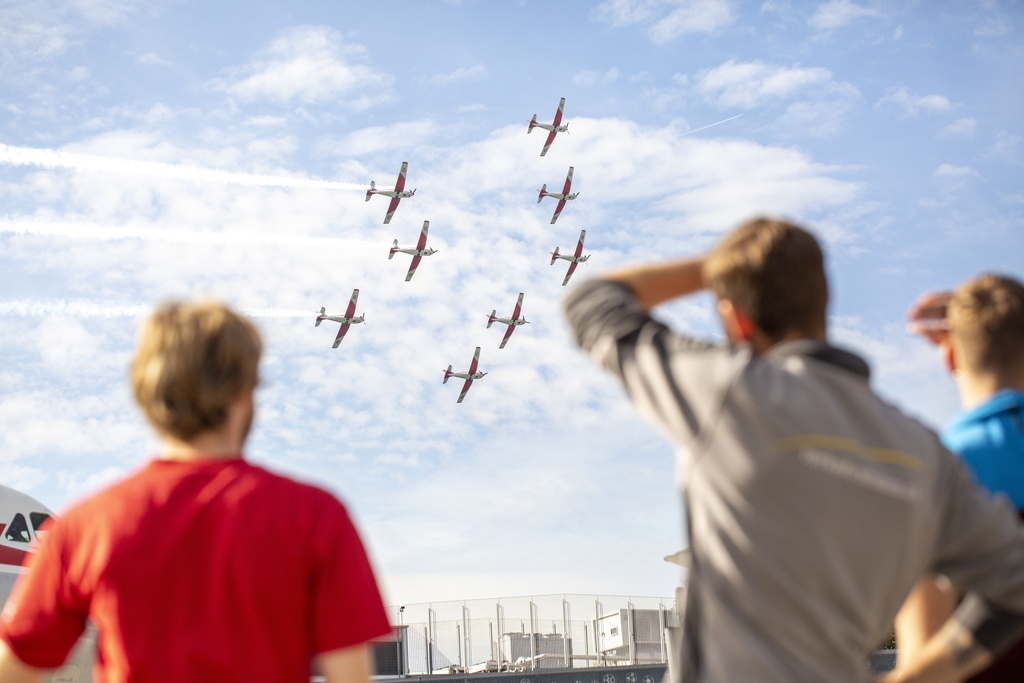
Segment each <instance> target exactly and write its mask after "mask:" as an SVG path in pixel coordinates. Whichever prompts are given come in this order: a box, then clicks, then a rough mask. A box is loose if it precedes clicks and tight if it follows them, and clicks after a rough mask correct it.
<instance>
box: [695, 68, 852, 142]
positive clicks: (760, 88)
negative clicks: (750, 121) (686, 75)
mask: <svg viewBox="0 0 1024 683" xmlns="http://www.w3.org/2000/svg"><path fill="white" fill-rule="evenodd" d="M694 91H695V92H696V93H698V94H700V95H703V97H704V99H705V100H706V101H708V102H710V103H712V104H715V105H717V106H718V107H720V108H723V109H725V108H741V109H753V108H755V107H761V106H765V105H769V104H774V103H778V102H781V101H786V100H789V101H791V103H790V104H789V105H788V106H787V109H786V112H785V113H784V114H783V116H782V117H781V118H780V119H779V123H780V124H781V125H782V126H783V127H784V128H790V129H799V130H800V131H801V132H804V133H810V134H812V135H829V134H832V133H834V132H836V131H837V130H838V129H839V128H840V126H841V122H842V118H843V115H844V114H845V113H846V112H847V111H848V110H849V108H850V107H851V106H852V105H853V103H854V102H855V101H856V100H858V99H859V98H860V91H858V90H857V88H856V87H854V86H853V85H852V84H850V83H845V82H842V81H836V80H834V79H833V77H832V72H831V71H829V70H828V69H825V68H821V67H801V66H800V65H794V66H792V67H786V66H780V65H775V64H765V63H763V62H736V61H734V60H729V61H728V62H725V63H724V64H721V65H719V66H717V67H715V68H713V69H709V70H708V71H705V72H703V73H702V74H701V75H700V77H699V79H698V81H697V83H696V84H695V86H694ZM792 100H796V101H792Z"/></svg>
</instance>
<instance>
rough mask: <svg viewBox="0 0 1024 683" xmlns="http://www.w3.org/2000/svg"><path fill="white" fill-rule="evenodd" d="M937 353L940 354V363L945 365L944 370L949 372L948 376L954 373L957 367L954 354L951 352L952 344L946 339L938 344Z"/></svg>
mask: <svg viewBox="0 0 1024 683" xmlns="http://www.w3.org/2000/svg"><path fill="white" fill-rule="evenodd" d="M939 353H941V354H942V362H943V363H945V365H946V369H947V370H949V372H950V374H953V373H955V372H956V371H957V367H958V366H957V362H956V352H955V351H953V342H952V341H951V340H950V339H949V338H948V337H947V338H946V340H945V341H943V342H942V343H940V344H939Z"/></svg>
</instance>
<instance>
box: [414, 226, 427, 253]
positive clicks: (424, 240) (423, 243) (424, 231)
mask: <svg viewBox="0 0 1024 683" xmlns="http://www.w3.org/2000/svg"><path fill="white" fill-rule="evenodd" d="M429 229H430V221H423V229H422V230H420V241H419V242H417V243H416V249H417V250H418V251H423V250H424V249H425V248H426V246H427V230H429Z"/></svg>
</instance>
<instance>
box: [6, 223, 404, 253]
mask: <svg viewBox="0 0 1024 683" xmlns="http://www.w3.org/2000/svg"><path fill="white" fill-rule="evenodd" d="M2 233H7V234H14V235H39V236H44V237H70V238H74V239H85V240H126V239H140V240H148V241H156V242H184V243H190V244H247V245H252V244H271V245H279V246H288V247H333V248H344V249H380V248H381V244H379V243H377V242H370V241H368V240H352V239H342V238H337V237H311V236H308V235H286V234H281V233H276V234H275V233H270V234H265V233H233V232H206V231H202V230H178V229H170V228H147V227H139V226H113V225H99V224H95V223H77V222H72V221H52V222H44V221H41V220H35V219H32V220H26V219H9V218H0V234H2ZM385 246H386V245H385Z"/></svg>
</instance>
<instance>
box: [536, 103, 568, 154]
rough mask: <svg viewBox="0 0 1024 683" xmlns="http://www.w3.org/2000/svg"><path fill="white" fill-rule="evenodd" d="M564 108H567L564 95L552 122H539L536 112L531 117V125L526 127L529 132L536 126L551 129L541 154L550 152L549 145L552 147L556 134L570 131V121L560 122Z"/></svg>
mask: <svg viewBox="0 0 1024 683" xmlns="http://www.w3.org/2000/svg"><path fill="white" fill-rule="evenodd" d="M563 109H565V98H564V97H563V98H562V99H560V100H559V101H558V111H556V112H555V120H554V121H552V122H551V123H550V124H547V123H537V115H536V114H534V115H533V118H532V119H530V127H529V128H527V129H526V132H527V133H532V132H533V129H534V128H543V129H544V130H549V131H551V132H550V133H548V139H547V140H545V141H544V149H542V150H541V151H540V155H541V156H544V155H545V154H547V153H548V147H550V146H551V143H552V142H554V141H555V136H556V135H558V134H559V133H568V132H569V123H568V122H566V123H565V124H564V125H559V124H561V123H562V110H563Z"/></svg>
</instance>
